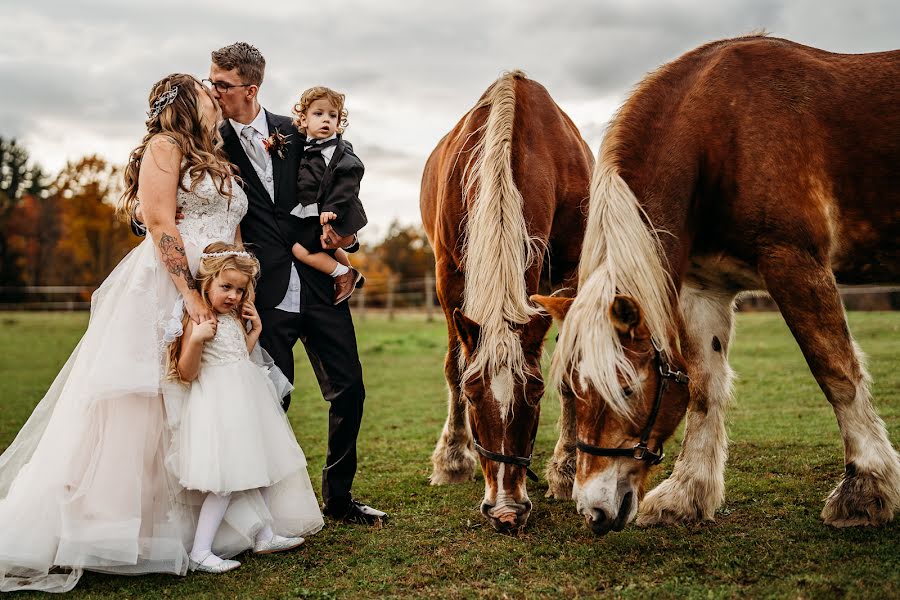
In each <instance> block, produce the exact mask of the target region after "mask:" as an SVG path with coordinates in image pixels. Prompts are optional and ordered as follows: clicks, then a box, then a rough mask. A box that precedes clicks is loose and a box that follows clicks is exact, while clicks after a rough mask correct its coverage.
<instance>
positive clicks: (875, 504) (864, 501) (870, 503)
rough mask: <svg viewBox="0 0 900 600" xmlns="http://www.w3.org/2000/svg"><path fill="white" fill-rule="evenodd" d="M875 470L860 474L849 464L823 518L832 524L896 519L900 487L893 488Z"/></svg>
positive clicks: (882, 522)
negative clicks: (891, 489)
mask: <svg viewBox="0 0 900 600" xmlns="http://www.w3.org/2000/svg"><path fill="white" fill-rule="evenodd" d="M885 484H886V482H885V481H884V479H882V478H881V477H878V476H876V475H874V474H872V473H859V472H857V471H856V469H855V467H852V464H851V465H847V472H846V473H845V474H844V478H843V479H842V480H841V482H840V483H839V484H838V485H837V487H835V488H834V490H833V491H832V492H831V494H830V495H829V496H828V500H826V501H825V508H824V509H822V520H823V521H825V524H826V525H829V526H831V527H838V528H840V527H865V526H873V527H878V526H881V525H885V524H887V523H889V522H890V521H891V520H892V519H893V518H894V509H893V507H894V505H895V504H896V502H897V500H898V498H897V496H898V495H900V490H894V493H893V494H890V490H889V489H886V487H885Z"/></svg>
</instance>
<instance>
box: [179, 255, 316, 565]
mask: <svg viewBox="0 0 900 600" xmlns="http://www.w3.org/2000/svg"><path fill="white" fill-rule="evenodd" d="M258 273H259V263H258V262H257V260H256V258H254V257H253V256H252V255H250V254H248V253H247V252H244V251H242V250H241V249H240V247H239V246H236V245H231V244H226V243H224V242H215V243H213V244H210V245H208V246H207V247H206V248H205V249H204V251H203V254H201V256H200V267H199V269H198V272H197V277H196V281H197V284H198V287H199V289H200V297H201V298H202V299H203V301H204V302H205V303H206V305H207V307H208V308H210V309H211V310H212V311H213V312H214V313H215V315H216V316H215V318H211V319H209V320H206V321H203V322H201V323H199V324H195V323H194V322H193V321H192V320H191V319H190V318H188V317H187V315H185V318H184V319H183V321H182V325H183V327H184V331H183V334H182V336H181V339H178V340H176V341H174V342H173V343H172V345H171V346H170V350H169V369H170V371H169V377H170V379H175V380H178V381H180V382H182V383H186V384H187V386H188V387H187V389H186V390H184V394H183V396H182V404H181V406H178V403H177V400H175V399H174V398H177V394H172V393H169V394H167V397H166V408H167V411H168V412H169V413H170V419H174V420H175V421H176V422H177V423H176V426H175V431H174V434H173V437H174V439H173V441H172V447H171V448H170V452H169V456H168V457H167V461H166V462H167V466H168V468H169V470H170V472H171V473H172V474H173V475H174V476H175V477H176V478H177V479H178V483H179V484H180V485H181V486H182V487H183V488H184V489H185V490H186V494H185V495H188V496H189V495H191V494H193V496H194V497H195V499H196V496H197V495H198V494H197V492H201V493H203V494H205V497H203V499H202V506H201V508H200V511H199V515H198V517H197V527H196V533H195V536H194V540H193V546H192V549H191V552H190V559H191V567H192V568H193V569H194V570H198V571H206V572H211V573H224V572H225V571H229V570H231V569H234V568H237V567H238V566H240V563H239V562H237V561H234V560H225V559H223V556H233V555H235V554H237V553H238V552H240V551H242V550H244V549H246V548H247V547H250V546H252V548H253V551H254V552H256V553H260V554H267V553H272V552H280V551H283V550H290V549H293V548H296V547H297V546H299V545H300V544H302V543H303V541H304V540H303V538H302V537H300V536H301V535H308V534H309V533H314V532H316V531H318V530H319V529H321V528H322V524H323V521H322V515H321V512H320V510H319V505H318V502H317V500H316V497H315V494H314V492H313V490H312V485H311V484H310V481H309V476H308V474H307V472H306V459H305V457H304V455H303V451H302V450H301V449H300V446H299V445H298V444H297V440H296V438H295V437H294V434H293V431H292V430H291V427H290V424H289V423H288V421H287V418H286V417H285V415H284V411H283V410H282V409H281V405H280V398H281V394H280V393H279V391H278V390H276V388H275V385H274V384H273V383H272V381H271V380H270V377H269V376H267V373H266V371H265V369H264V368H263V367H261V366H259V365H258V364H256V363H255V362H253V361H251V360H250V353H251V352H252V351H253V350H254V348H255V346H256V343H257V340H258V339H259V334H260V332H261V331H262V325H261V323H260V319H259V315H258V314H257V312H256V308H255V307H254V306H253V281H254V278H255V277H256V276H257V274H258ZM245 321H246V322H249V324H250V330H249V331H247V329H246V327H245V325H244V323H245ZM191 491H194V492H191ZM229 513H231V514H229ZM223 519H224V521H225V523H226V525H227V526H226V525H223V524H222V523H223ZM248 523H250V524H251V525H250V526H249V528H248ZM248 531H250V532H252V533H255V535H254V538H253V542H252V543H247V542H248V540H247V538H246V535H247V532H248ZM241 532H243V534H241ZM282 534H283V535H282ZM242 538H243V539H242Z"/></svg>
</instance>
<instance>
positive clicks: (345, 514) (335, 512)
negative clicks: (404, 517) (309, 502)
mask: <svg viewBox="0 0 900 600" xmlns="http://www.w3.org/2000/svg"><path fill="white" fill-rule="evenodd" d="M322 512H323V514H324V515H325V516H326V517H331V518H332V519H337V520H340V521H344V522H345V523H356V524H358V525H379V524H383V523H384V522H386V521H387V520H388V516H387V513H384V512H382V511H380V510H377V509H374V508H372V507H371V506H366V505H365V504H363V503H362V502H358V501H357V500H350V502H349V503H348V504H344V505H343V506H331V505H326V506H325V510H323V511H322Z"/></svg>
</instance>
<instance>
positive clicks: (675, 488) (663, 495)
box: [635, 479, 721, 527]
mask: <svg viewBox="0 0 900 600" xmlns="http://www.w3.org/2000/svg"><path fill="white" fill-rule="evenodd" d="M720 502H721V501H720ZM705 504H707V505H708V506H707V507H706V513H705V514H704V511H703V509H702V508H701V502H700V500H699V499H697V498H694V497H693V496H692V495H691V494H690V493H689V492H688V491H687V490H686V489H685V487H684V486H683V485H678V484H676V482H674V481H672V480H671V479H667V480H665V481H663V482H662V483H661V484H659V485H658V486H656V488H654V489H653V490H652V491H651V492H650V493H649V494H647V496H646V497H645V498H644V500H643V501H642V502H641V503H640V506H639V508H638V516H637V519H636V521H635V522H636V523H637V525H638V526H639V527H649V526H653V525H694V524H697V523H702V522H704V521H713V520H714V519H713V518H712V515H713V514H715V509H716V506H715V504H716V503H715V502H706V503H705ZM706 515H709V516H706Z"/></svg>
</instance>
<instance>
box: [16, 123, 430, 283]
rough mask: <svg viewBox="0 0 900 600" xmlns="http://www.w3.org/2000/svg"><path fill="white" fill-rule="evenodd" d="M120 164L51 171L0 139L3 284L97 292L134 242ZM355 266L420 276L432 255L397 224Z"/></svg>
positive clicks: (369, 272)
mask: <svg viewBox="0 0 900 600" xmlns="http://www.w3.org/2000/svg"><path fill="white" fill-rule="evenodd" d="M121 192H122V167H121V166H119V165H113V164H110V163H108V162H107V161H106V160H104V159H103V158H101V157H99V156H96V155H91V156H85V157H83V158H81V159H79V160H76V161H69V162H68V163H67V164H66V165H65V166H64V167H63V168H62V169H61V170H60V171H59V173H56V174H51V173H48V172H46V171H44V170H43V169H42V168H41V167H40V166H39V165H36V164H34V163H33V162H32V161H31V160H30V156H29V153H28V150H27V149H26V148H25V147H24V146H22V145H21V144H19V143H18V142H17V141H16V140H15V139H6V138H3V137H2V136H0V286H2V287H5V288H19V287H25V286H83V287H95V286H97V285H99V284H100V282H101V281H103V279H104V278H106V276H107V275H108V274H109V273H110V271H112V269H113V267H115V265H116V264H117V263H118V262H119V261H120V260H121V259H122V258H123V257H124V256H125V255H126V254H127V253H128V252H129V251H130V250H131V249H132V248H133V247H134V246H136V245H137V244H138V243H140V241H141V240H140V239H139V238H137V237H135V236H134V235H133V234H132V233H131V230H130V228H129V227H128V225H127V224H125V223H122V222H120V221H118V220H117V219H116V217H115V204H116V202H117V201H118V199H119V196H120V195H121ZM353 263H354V264H355V265H357V266H358V268H360V270H362V271H363V272H364V273H365V274H366V276H367V277H370V278H373V279H375V280H386V279H388V278H391V277H393V278H395V279H396V280H400V281H403V280H412V279H421V278H423V277H425V275H426V274H428V273H433V272H434V255H433V253H432V251H431V247H430V246H429V244H428V241H427V239H426V237H425V234H424V231H423V229H422V227H421V226H419V225H402V224H400V223H399V222H396V221H395V222H394V223H392V224H391V225H390V227H389V228H388V231H387V235H386V236H385V237H384V239H382V240H381V241H380V242H378V243H375V244H364V245H363V247H362V249H361V250H360V252H358V253H356V254H355V255H354V256H353Z"/></svg>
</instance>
